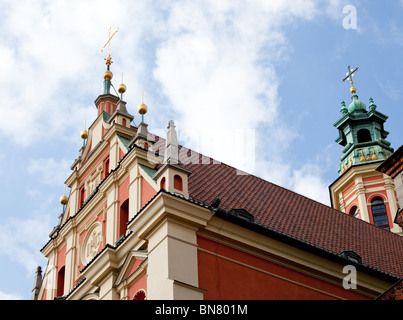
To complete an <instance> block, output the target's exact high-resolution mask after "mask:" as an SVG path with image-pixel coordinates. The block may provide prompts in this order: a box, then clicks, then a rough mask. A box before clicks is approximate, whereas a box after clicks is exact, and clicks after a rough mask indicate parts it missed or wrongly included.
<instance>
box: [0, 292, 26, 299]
mask: <svg viewBox="0 0 403 320" xmlns="http://www.w3.org/2000/svg"><path fill="white" fill-rule="evenodd" d="M23 299H24V298H23V297H22V296H21V295H20V294H16V293H6V292H3V291H0V300H23Z"/></svg>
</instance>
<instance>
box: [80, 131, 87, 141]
mask: <svg viewBox="0 0 403 320" xmlns="http://www.w3.org/2000/svg"><path fill="white" fill-rule="evenodd" d="M80 136H81V138H82V139H87V138H88V131H87V130H83V131H81V133H80Z"/></svg>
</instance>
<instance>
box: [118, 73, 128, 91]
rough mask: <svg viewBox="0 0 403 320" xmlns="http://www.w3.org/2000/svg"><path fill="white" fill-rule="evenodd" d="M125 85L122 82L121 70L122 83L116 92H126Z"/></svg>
mask: <svg viewBox="0 0 403 320" xmlns="http://www.w3.org/2000/svg"><path fill="white" fill-rule="evenodd" d="M126 89H127V88H126V86H125V84H124V83H123V72H122V83H121V84H120V85H119V86H118V92H119V93H121V94H122V93H125V92H126Z"/></svg>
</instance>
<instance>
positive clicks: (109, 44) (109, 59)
mask: <svg viewBox="0 0 403 320" xmlns="http://www.w3.org/2000/svg"><path fill="white" fill-rule="evenodd" d="M111 29H112V27H110V28H109V38H108V41H107V42H106V43H105V45H104V46H103V47H102V49H101V53H102V52H103V51H104V49H105V48H106V46H108V56H107V57H106V58H105V60H106V64H107V65H110V64H111V63H112V57H111V40H112V38H113V36H114V35H115V34H116V33H117V32H118V31H119V28H117V29H116V31H115V32H114V33H112V34H111Z"/></svg>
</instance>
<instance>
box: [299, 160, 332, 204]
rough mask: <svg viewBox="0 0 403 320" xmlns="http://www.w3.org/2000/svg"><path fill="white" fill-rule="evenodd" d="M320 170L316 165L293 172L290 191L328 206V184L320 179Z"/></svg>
mask: <svg viewBox="0 0 403 320" xmlns="http://www.w3.org/2000/svg"><path fill="white" fill-rule="evenodd" d="M321 176H322V174H321V168H320V167H319V166H318V165H313V164H307V165H304V166H303V167H302V168H301V169H298V170H294V171H293V179H292V181H293V187H292V189H293V190H294V191H295V192H297V193H299V194H301V195H304V196H306V197H309V198H311V199H313V200H316V201H318V202H321V203H323V204H326V205H330V196H329V189H328V186H329V183H328V182H327V181H323V179H322V178H321Z"/></svg>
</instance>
